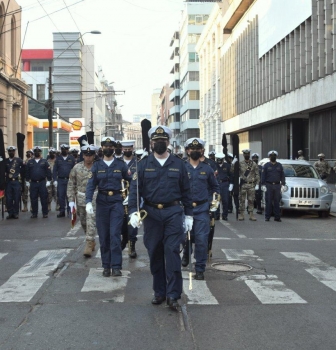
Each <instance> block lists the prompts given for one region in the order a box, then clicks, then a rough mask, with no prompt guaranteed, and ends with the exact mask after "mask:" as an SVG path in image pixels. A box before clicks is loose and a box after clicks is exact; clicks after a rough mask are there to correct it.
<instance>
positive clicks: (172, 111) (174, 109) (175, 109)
mask: <svg viewBox="0 0 336 350" xmlns="http://www.w3.org/2000/svg"><path fill="white" fill-rule="evenodd" d="M176 113H180V105H175V106H173V107H172V108H170V109H169V115H172V114H176Z"/></svg>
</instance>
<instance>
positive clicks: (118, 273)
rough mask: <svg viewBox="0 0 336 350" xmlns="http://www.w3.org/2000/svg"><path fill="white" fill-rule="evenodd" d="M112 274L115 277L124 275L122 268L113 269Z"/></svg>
mask: <svg viewBox="0 0 336 350" xmlns="http://www.w3.org/2000/svg"><path fill="white" fill-rule="evenodd" d="M112 276H113V277H119V276H122V273H121V271H120V269H112Z"/></svg>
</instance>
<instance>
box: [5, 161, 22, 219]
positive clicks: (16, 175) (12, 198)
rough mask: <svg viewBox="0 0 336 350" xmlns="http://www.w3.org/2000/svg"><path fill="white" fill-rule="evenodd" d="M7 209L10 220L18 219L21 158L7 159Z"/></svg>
mask: <svg viewBox="0 0 336 350" xmlns="http://www.w3.org/2000/svg"><path fill="white" fill-rule="evenodd" d="M5 164H6V191H5V194H6V207H7V212H8V219H10V218H13V219H14V218H15V219H17V218H18V215H19V210H20V197H21V182H20V180H21V173H22V171H23V161H22V159H21V158H19V157H13V158H6V160H5Z"/></svg>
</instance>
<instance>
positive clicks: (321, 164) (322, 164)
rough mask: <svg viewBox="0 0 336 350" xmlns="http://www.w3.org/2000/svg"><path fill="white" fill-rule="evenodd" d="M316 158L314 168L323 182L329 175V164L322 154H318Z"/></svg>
mask: <svg viewBox="0 0 336 350" xmlns="http://www.w3.org/2000/svg"><path fill="white" fill-rule="evenodd" d="M317 157H318V158H319V160H318V161H317V162H315V163H314V167H315V168H316V170H317V172H318V173H319V175H320V176H321V179H322V180H324V179H326V178H327V177H328V175H329V174H330V171H331V168H330V165H329V163H328V162H327V161H326V160H325V155H324V153H320V154H318V155H317Z"/></svg>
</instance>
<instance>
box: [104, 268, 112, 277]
mask: <svg viewBox="0 0 336 350" xmlns="http://www.w3.org/2000/svg"><path fill="white" fill-rule="evenodd" d="M103 276H104V277H110V276H111V269H104V271H103Z"/></svg>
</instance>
